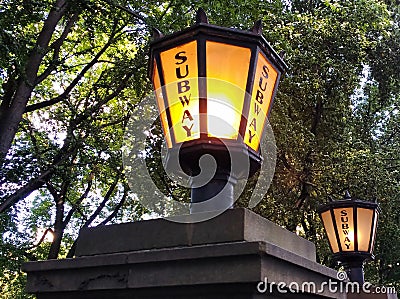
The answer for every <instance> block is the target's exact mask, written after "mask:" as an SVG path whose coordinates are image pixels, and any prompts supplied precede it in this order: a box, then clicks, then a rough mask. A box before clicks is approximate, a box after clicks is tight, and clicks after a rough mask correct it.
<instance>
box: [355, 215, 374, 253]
mask: <svg viewBox="0 0 400 299" xmlns="http://www.w3.org/2000/svg"><path fill="white" fill-rule="evenodd" d="M373 216H374V211H373V210H370V209H357V239H358V251H365V252H368V246H369V238H370V236H371V226H372V224H373V223H372V218H373Z"/></svg>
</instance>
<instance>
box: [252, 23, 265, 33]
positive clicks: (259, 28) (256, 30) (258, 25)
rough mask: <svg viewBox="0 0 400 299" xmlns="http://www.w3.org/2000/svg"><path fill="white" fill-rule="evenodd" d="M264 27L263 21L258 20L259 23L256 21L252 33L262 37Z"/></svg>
mask: <svg viewBox="0 0 400 299" xmlns="http://www.w3.org/2000/svg"><path fill="white" fill-rule="evenodd" d="M262 27H263V26H262V21H261V20H258V21H256V22H255V23H254V26H253V28H251V31H252V32H254V33H256V34H259V35H261V34H262Z"/></svg>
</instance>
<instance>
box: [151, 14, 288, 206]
mask: <svg viewBox="0 0 400 299" xmlns="http://www.w3.org/2000/svg"><path fill="white" fill-rule="evenodd" d="M285 69H286V64H285V63H284V61H283V60H282V58H281V57H280V56H279V55H277V54H276V53H275V51H274V50H273V49H272V48H271V46H270V45H269V44H268V42H267V41H266V40H265V39H264V38H263V36H262V35H261V22H257V23H256V24H255V26H254V27H253V29H252V31H242V30H236V29H230V28H223V27H218V26H213V25H210V24H208V21H207V17H206V15H205V13H204V11H203V10H202V9H200V10H199V11H198V14H197V22H196V24H195V25H194V26H192V27H190V28H187V29H185V30H183V31H181V32H177V33H174V34H171V35H169V36H162V34H160V33H159V32H158V31H156V36H154V40H153V41H152V42H151V44H150V68H149V76H150V78H151V80H152V82H153V85H154V89H155V91H156V99H157V105H158V108H159V111H160V119H161V124H162V127H163V132H164V137H165V140H166V143H167V147H168V150H169V152H171V151H174V150H179V162H180V164H181V165H182V168H183V170H184V171H185V172H186V173H188V174H189V175H192V176H195V175H196V174H198V173H199V172H200V169H199V165H198V163H199V162H198V161H199V159H200V157H201V156H202V155H204V154H211V155H212V156H213V157H214V158H215V159H216V161H217V162H218V169H217V174H216V177H215V180H214V184H209V185H208V187H207V186H205V187H203V188H195V187H193V188H192V202H199V201H204V200H207V199H209V198H210V197H213V196H214V195H215V194H218V189H219V191H221V190H222V188H223V186H225V185H226V184H228V185H229V184H231V185H232V186H231V188H233V185H234V184H235V182H234V180H232V179H231V180H228V179H227V177H228V176H230V177H232V173H229V171H230V170H229V168H230V165H229V162H227V160H228V159H227V158H226V151H227V149H226V145H227V144H228V145H229V146H230V147H231V148H232V147H233V148H235V151H236V152H237V153H240V154H244V155H246V156H247V157H249V159H250V171H249V173H235V174H233V175H234V176H235V177H237V178H239V177H248V176H251V175H252V174H254V173H255V172H256V171H257V170H258V169H259V167H260V165H261V162H262V157H261V151H260V142H261V140H262V135H263V130H264V125H265V122H266V119H267V117H268V114H269V111H270V109H271V106H272V102H273V98H274V96H275V93H276V90H277V87H278V82H279V79H280V76H281V74H282V72H283V71H284V70H285ZM175 163H178V161H176V159H175V160H174V161H168V163H167V166H168V165H170V166H171V167H173V165H172V164H175ZM211 185H213V186H211ZM216 186H217V187H216ZM218 186H219V187H218ZM209 187H210V188H211V189H210V188H209ZM228 189H229V188H228ZM196 191H198V192H196ZM231 191H232V190H231V189H230V191H229V192H228V193H231ZM196 194H198V196H197V195H196ZM207 194H208V195H207ZM225 195H226V192H225ZM228 204H232V203H228Z"/></svg>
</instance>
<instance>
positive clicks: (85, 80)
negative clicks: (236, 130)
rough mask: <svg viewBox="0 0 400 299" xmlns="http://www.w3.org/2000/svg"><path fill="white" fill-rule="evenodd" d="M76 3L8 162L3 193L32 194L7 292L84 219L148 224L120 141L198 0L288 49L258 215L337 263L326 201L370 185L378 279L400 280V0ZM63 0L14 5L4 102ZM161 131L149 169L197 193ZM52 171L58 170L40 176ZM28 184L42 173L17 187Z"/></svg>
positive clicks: (3, 16) (15, 216)
mask: <svg viewBox="0 0 400 299" xmlns="http://www.w3.org/2000/svg"><path fill="white" fill-rule="evenodd" d="M68 3H69V4H68V5H69V6H68V9H67V10H66V13H65V15H64V16H63V17H62V19H61V21H60V22H59V24H58V25H57V26H56V29H55V31H54V32H52V37H51V42H50V44H51V46H50V47H49V48H48V49H41V51H44V52H43V53H44V54H45V55H44V57H43V60H42V61H41V63H40V66H39V72H38V75H39V78H40V80H36V82H34V88H33V92H32V94H31V95H30V96H29V101H28V106H27V110H26V113H24V114H23V119H22V121H21V122H20V125H19V130H18V133H17V135H16V137H15V139H14V143H13V146H12V148H11V150H10V151H9V154H8V156H7V158H6V159H5V161H4V164H3V165H2V168H1V170H0V174H1V175H0V198H1V200H0V203H2V202H3V201H5V200H6V199H7V198H9V197H10V196H12V195H14V194H18V195H19V197H18V199H19V203H17V204H14V205H13V208H12V210H11V211H10V210H9V211H8V212H7V213H2V214H0V221H1V223H0V224H1V226H0V230H1V233H2V236H3V237H2V239H0V253H1V254H0V265H1V267H0V268H1V272H0V284H1V288H2V292H1V295H0V296H2V297H0V298H29V296H28V295H26V294H23V287H22V285H23V284H24V280H25V276H24V275H23V274H22V273H21V272H20V270H19V269H20V265H21V263H22V262H24V261H26V260H35V259H46V258H48V257H49V256H51V255H53V257H54V256H55V257H65V256H67V255H68V254H69V250H70V249H71V247H72V248H73V244H74V241H75V240H76V237H77V234H78V231H79V228H81V227H85V226H89V225H102V224H105V223H117V222H123V221H135V220H138V219H140V218H141V216H142V215H143V214H146V213H148V212H149V211H147V210H146V209H145V208H144V207H142V206H141V205H139V204H138V202H137V200H136V197H135V194H130V193H128V191H129V187H128V185H127V182H126V178H125V176H124V175H125V174H124V172H123V170H122V161H121V152H120V148H121V145H122V142H123V134H124V130H125V127H126V125H127V121H128V119H129V116H130V115H131V113H132V111H133V110H134V109H136V104H137V103H138V102H139V101H140V100H141V99H142V98H143V97H144V96H145V95H147V94H148V93H149V92H150V90H151V85H150V82H149V80H148V78H147V63H148V61H147V59H148V54H147V53H148V43H149V40H150V32H149V30H148V29H150V28H151V27H157V28H159V29H160V30H161V31H162V32H163V33H165V34H168V33H172V32H175V31H178V30H181V29H183V28H185V27H187V26H190V25H192V24H193V23H194V15H195V12H196V10H197V9H198V8H199V7H203V8H204V9H205V10H206V13H207V16H208V18H209V21H210V23H212V24H216V25H220V26H228V27H234V28H239V29H249V28H251V27H252V25H253V23H254V21H255V20H257V19H262V21H263V24H264V36H265V37H266V39H267V40H268V41H269V42H270V43H271V44H272V46H273V47H274V48H275V49H276V50H277V51H278V52H280V51H285V53H286V54H285V61H286V62H287V63H288V65H289V66H290V69H289V71H288V73H287V74H286V75H285V76H284V78H283V81H282V82H281V84H280V87H279V92H278V95H277V97H276V100H275V103H274V107H273V109H272V114H271V117H270V122H271V124H272V126H273V130H274V134H275V138H276V141H277V148H278V160H277V167H276V172H275V177H274V180H273V183H272V186H271V188H270V189H269V192H268V194H266V196H265V197H264V200H263V201H262V202H261V203H260V204H259V205H258V206H257V207H256V208H255V211H256V212H257V213H259V214H261V215H263V216H265V217H267V218H268V219H270V220H272V221H274V222H276V223H278V224H279V225H282V226H285V227H286V228H287V229H289V230H291V231H294V232H297V233H298V234H299V235H301V236H303V237H305V238H307V239H309V240H311V241H313V242H315V244H316V245H317V250H318V261H320V262H321V263H323V264H326V265H328V266H331V267H334V266H335V264H334V263H333V261H332V260H331V258H330V252H329V248H328V245H327V242H326V239H325V237H324V235H323V230H322V226H321V223H320V220H319V217H318V215H317V214H316V212H315V211H316V207H317V206H318V205H319V204H320V203H322V202H323V201H325V200H326V198H327V196H333V197H335V198H339V197H341V196H342V195H343V192H344V190H346V189H348V190H350V192H351V193H352V195H354V196H356V197H361V198H365V199H370V200H373V199H375V198H377V199H378V201H379V202H380V203H381V207H382V214H381V217H380V221H379V231H378V238H377V245H376V248H375V254H376V260H375V261H374V262H371V263H369V264H368V266H367V272H366V274H367V279H368V280H369V281H371V282H372V283H375V284H381V285H396V284H397V285H396V286H397V287H398V288H400V286H399V285H398V282H399V281H400V266H399V263H400V248H399V247H400V214H399V201H400V198H399V194H400V192H399V191H400V185H399V182H400V177H399V176H400V165H399V161H400V156H399V151H398V148H399V146H400V142H399V136H400V133H399V132H400V126H399V123H400V122H399V117H400V115H399V101H400V96H399V95H400V78H399V73H400V69H399V68H400V49H399V45H400V31H399V15H400V13H399V12H400V7H399V5H398V4H397V3H396V2H395V1H379V0H372V1H371V0H368V1H367V0H356V1H334V0H323V1H322V0H315V1H311V0H310V1H300V0H296V1H278V0H277V1H254V0H246V1H243V0H240V1H239V0H234V1H214V0H201V1H197V0H196V1H170V2H159V1H153V0H151V1H142V0H140V1H135V2H132V1H125V0H118V1H117V0H102V1H100V0H96V1H95V0H88V1H68ZM53 5H54V1H50V0H49V1H20V0H6V1H2V3H1V4H0V99H1V101H2V102H1V103H0V105H3V104H4V103H6V101H5V99H6V98H7V97H8V96H10V95H12V94H13V93H15V91H16V89H17V86H18V84H19V83H20V82H21V81H23V80H25V79H26V71H25V66H26V64H27V61H28V59H29V57H30V55H31V53H33V52H34V50H35V44H36V42H37V39H38V35H39V33H40V32H41V30H42V28H43V22H44V20H45V19H46V18H47V16H48V12H49V11H50V9H51V7H52V6H53ZM121 8H123V9H121ZM129 11H130V12H129ZM68 26H70V29H69V31H68V34H67V35H66V36H65V37H64V36H63V32H64V30H65V29H66V28H69V27H68ZM59 42H60V43H59ZM36 50H37V49H36ZM4 105H6V104H4ZM152 129H153V130H152V132H151V133H152V139H151V140H149V144H150V145H151V146H150V147H148V149H147V154H148V156H149V159H148V161H147V165H148V168H149V170H150V173H152V175H153V179H154V180H155V181H156V184H157V186H159V188H160V189H161V190H162V191H163V192H164V193H165V194H166V195H168V196H170V197H171V198H174V199H176V200H179V201H187V199H188V196H189V195H188V190H186V189H183V188H180V187H179V186H177V185H176V184H173V183H172V182H171V181H170V180H169V179H168V178H167V177H166V175H165V173H164V171H163V168H162V165H161V160H160V156H159V149H160V143H161V139H160V135H161V134H160V133H161V131H160V127H154V128H152ZM150 157H151V158H152V159H151V158H150ZM46 171H49V172H50V173H51V174H50V175H48V176H45V177H44V178H40V176H41V175H42V174H43V173H45V172H46ZM38 178H40V179H38ZM28 182H31V183H32V182H36V183H38V185H37V187H35V188H33V190H31V191H30V192H27V193H23V194H19V193H18V192H20V190H21V188H22V187H23V186H26V185H27V184H28ZM40 182H43V183H42V184H39V183H40ZM254 185H255V179H253V180H252V181H250V182H249V183H248V186H247V188H246V190H245V193H244V194H243V196H242V197H241V199H240V202H239V203H238V205H244V206H245V205H246V200H248V198H249V196H250V193H251V190H252V188H253V187H254ZM46 229H51V230H52V231H53V233H54V232H56V231H60V232H61V233H60V235H59V237H60V239H59V242H58V245H57V244H56V243H57V241H53V242H48V241H46V240H43V241H42V242H39V240H40V237H41V235H40V234H39V233H40V232H42V233H43V231H44V230H46ZM21 232H23V233H21ZM38 234H39V235H38ZM55 240H56V238H55ZM49 252H50V253H51V254H49ZM70 254H73V252H71V253H70Z"/></svg>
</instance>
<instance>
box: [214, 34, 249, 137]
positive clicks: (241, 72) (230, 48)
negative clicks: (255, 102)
mask: <svg viewBox="0 0 400 299" xmlns="http://www.w3.org/2000/svg"><path fill="white" fill-rule="evenodd" d="M250 57H251V50H250V49H249V48H244V47H239V46H235V45H229V44H224V43H219V42H213V41H207V42H206V64H207V65H206V76H207V132H208V136H210V137H219V138H226V139H237V137H238V132H239V126H240V121H241V112H242V110H243V104H244V99H245V95H246V85H247V77H248V73H249V66H250ZM216 79H217V80H216ZM224 81H225V82H227V83H230V84H224ZM232 85H234V86H237V88H232ZM218 119H219V120H221V119H223V120H224V121H225V122H226V123H227V124H228V126H226V125H224V126H220V125H219V124H218V123H216V121H217V120H218Z"/></svg>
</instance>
